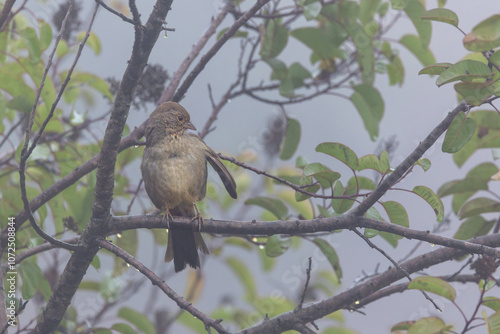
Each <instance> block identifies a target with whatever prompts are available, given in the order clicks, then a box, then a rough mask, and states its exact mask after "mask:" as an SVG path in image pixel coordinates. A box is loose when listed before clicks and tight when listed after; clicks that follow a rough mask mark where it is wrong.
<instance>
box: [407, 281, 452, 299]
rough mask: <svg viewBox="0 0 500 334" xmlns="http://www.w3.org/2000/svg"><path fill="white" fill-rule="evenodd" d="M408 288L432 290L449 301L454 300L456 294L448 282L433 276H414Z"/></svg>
mask: <svg viewBox="0 0 500 334" xmlns="http://www.w3.org/2000/svg"><path fill="white" fill-rule="evenodd" d="M408 289H417V290H421V291H427V292H432V293H435V294H436V295H438V296H441V297H444V298H446V299H448V300H451V301H453V300H455V298H456V296H457V293H456V291H455V289H454V288H453V287H452V286H451V285H450V284H449V283H447V282H446V281H444V280H442V279H441V278H437V277H433V276H420V277H417V278H414V279H413V280H412V281H411V282H410V284H409V285H408Z"/></svg>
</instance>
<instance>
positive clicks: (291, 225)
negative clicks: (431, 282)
mask: <svg viewBox="0 0 500 334" xmlns="http://www.w3.org/2000/svg"><path fill="white" fill-rule="evenodd" d="M162 220H163V217H162V215H158V216H155V215H145V216H144V215H140V216H120V217H113V218H111V221H110V223H109V232H110V233H117V232H119V231H124V230H129V229H137V228H161V229H165V228H167V225H166V223H165V222H164V221H162ZM170 227H173V228H179V229H189V230H198V226H197V225H196V224H193V223H191V220H190V219H189V218H183V217H174V219H173V221H171V222H170ZM355 227H365V228H371V229H374V230H377V231H383V232H389V233H393V234H397V235H400V236H402V237H405V238H407V239H417V240H423V241H426V242H428V243H432V244H436V245H441V246H445V247H449V248H453V249H457V250H462V251H465V252H468V253H472V254H487V255H490V256H493V257H495V258H500V250H498V249H494V248H491V247H487V246H484V245H481V244H479V243H478V242H477V241H476V239H474V238H472V239H470V240H468V241H463V240H457V239H452V238H448V237H444V236H441V235H437V234H433V233H431V232H430V231H419V230H415V229H411V228H407V227H404V226H400V225H396V224H391V223H387V222H384V221H378V220H375V219H370V218H365V217H352V216H351V215H344V216H339V217H330V218H316V219H311V220H291V221H284V220H277V221H255V220H253V221H246V222H244V221H230V220H216V219H205V220H204V222H203V225H202V226H201V232H207V233H215V234H226V235H227V234H229V235H273V234H287V235H300V234H305V233H317V232H332V231H335V230H341V229H348V230H351V229H353V228H355Z"/></svg>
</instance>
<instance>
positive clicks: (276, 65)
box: [264, 58, 288, 80]
mask: <svg viewBox="0 0 500 334" xmlns="http://www.w3.org/2000/svg"><path fill="white" fill-rule="evenodd" d="M264 61H265V62H266V63H267V64H268V65H269V66H271V68H272V69H273V72H272V73H271V80H283V79H285V78H286V77H287V76H288V68H287V67H286V64H285V63H284V62H282V61H281V60H279V59H276V58H266V59H264Z"/></svg>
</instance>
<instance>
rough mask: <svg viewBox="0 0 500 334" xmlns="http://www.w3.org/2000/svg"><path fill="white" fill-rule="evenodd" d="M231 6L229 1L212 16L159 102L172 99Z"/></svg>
mask: <svg viewBox="0 0 500 334" xmlns="http://www.w3.org/2000/svg"><path fill="white" fill-rule="evenodd" d="M231 7H232V4H231V3H230V2H229V1H227V2H226V4H225V5H224V7H222V9H221V10H220V12H219V13H218V14H217V16H216V17H215V18H212V22H211V23H210V26H209V27H208V29H206V30H205V32H204V33H203V36H201V38H200V39H199V40H198V42H197V43H196V44H195V45H193V48H192V49H191V52H190V53H189V54H188V55H187V57H186V58H185V59H184V61H183V62H182V64H181V66H179V68H178V69H177V71H175V73H174V75H173V76H172V80H171V81H170V84H169V85H168V87H167V89H165V91H164V92H163V94H162V96H161V98H160V101H158V104H161V103H163V102H167V101H170V100H171V99H172V96H173V95H174V93H175V90H176V89H177V87H178V86H179V82H181V79H182V77H183V76H184V74H186V71H187V70H188V68H189V66H190V65H191V64H192V63H193V61H194V60H195V59H196V57H198V55H199V54H200V52H201V50H202V49H203V48H204V47H205V45H206V44H207V42H208V41H209V39H210V37H211V36H212V35H213V34H215V30H216V29H217V27H218V26H219V25H220V24H221V23H222V21H223V20H224V18H225V17H226V15H227V13H228V11H229V9H230V8H231Z"/></svg>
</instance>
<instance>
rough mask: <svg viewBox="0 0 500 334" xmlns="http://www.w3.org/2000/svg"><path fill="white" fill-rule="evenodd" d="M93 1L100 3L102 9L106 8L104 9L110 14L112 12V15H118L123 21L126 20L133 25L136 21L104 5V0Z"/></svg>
mask: <svg viewBox="0 0 500 334" xmlns="http://www.w3.org/2000/svg"><path fill="white" fill-rule="evenodd" d="M95 1H96V2H97V3H98V4H99V5H101V6H102V7H104V9H106V10H107V11H109V12H110V13H112V14H114V15H116V16H118V17H119V18H121V19H122V20H123V21H125V22H128V23H130V24H133V25H135V24H136V23H135V22H134V20H132V19H130V18H129V17H127V16H125V15H123V14H122V13H120V12H118V11H116V10H114V9H113V8H111V7H109V6H108V5H106V4H105V3H104V1H102V0H95Z"/></svg>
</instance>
